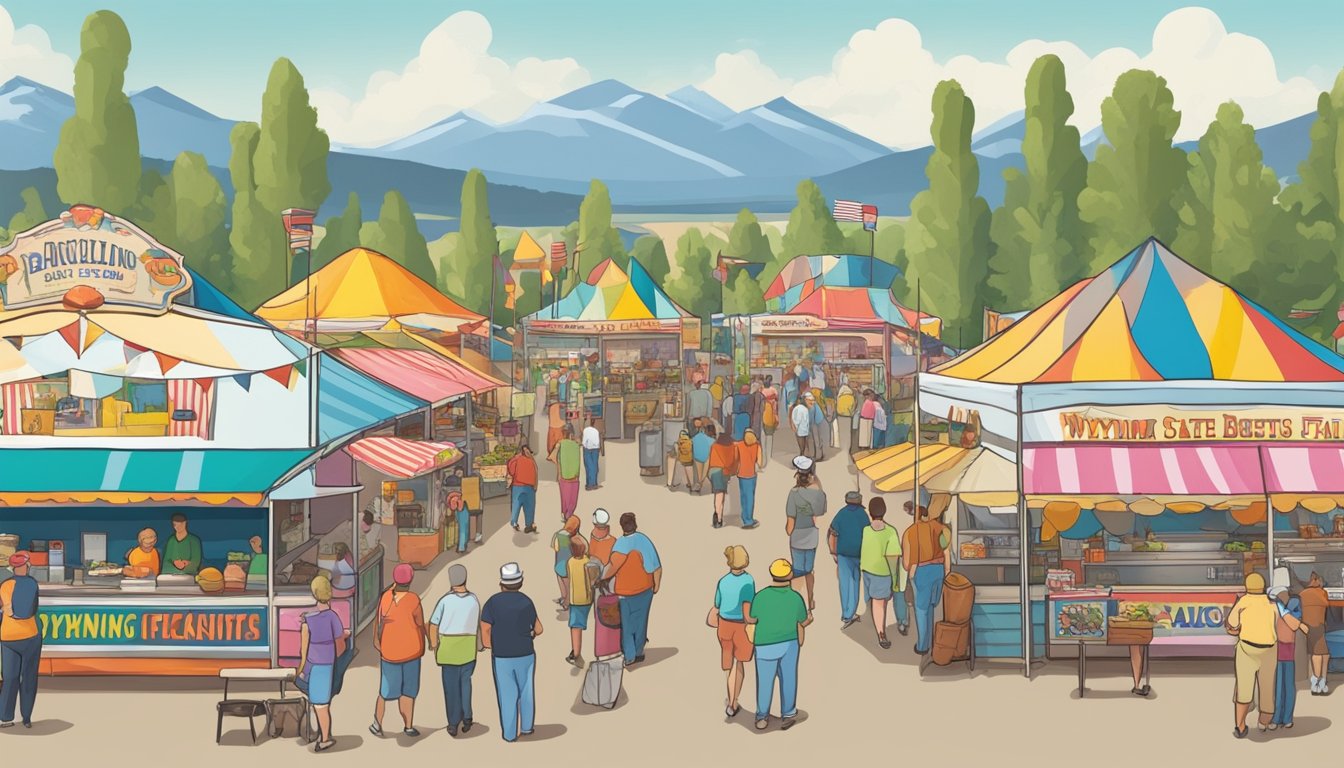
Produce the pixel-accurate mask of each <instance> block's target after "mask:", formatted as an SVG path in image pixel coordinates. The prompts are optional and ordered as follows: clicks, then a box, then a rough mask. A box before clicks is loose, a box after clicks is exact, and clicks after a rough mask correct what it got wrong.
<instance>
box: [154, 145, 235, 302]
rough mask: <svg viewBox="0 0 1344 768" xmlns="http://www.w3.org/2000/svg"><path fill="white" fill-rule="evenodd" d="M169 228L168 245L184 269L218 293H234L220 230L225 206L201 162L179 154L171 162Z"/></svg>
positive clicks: (226, 239)
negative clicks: (172, 218)
mask: <svg viewBox="0 0 1344 768" xmlns="http://www.w3.org/2000/svg"><path fill="white" fill-rule="evenodd" d="M170 178H171V181H170V186H171V189H172V194H173V212H174V215H175V225H174V227H173V236H172V241H171V242H167V241H165V244H167V245H170V246H171V247H172V248H173V249H174V250H176V251H177V252H178V253H180V254H182V257H183V259H185V260H186V264H187V266H189V267H191V268H192V269H193V270H195V272H196V273H197V274H199V275H200V276H201V277H203V278H205V280H206V281H207V282H209V283H211V284H213V285H214V286H215V287H216V288H219V289H220V290H221V291H224V292H226V293H227V292H230V291H232V290H233V289H234V285H233V269H232V261H233V259H232V258H231V254H230V253H229V233H228V230H227V229H225V227H224V219H225V216H226V214H227V213H228V208H227V205H228V203H227V202H226V201H225V199H224V189H223V188H222V187H221V186H220V184H219V180H218V179H216V178H215V175H214V174H213V173H211V172H210V166H209V164H207V163H206V161H205V158H204V157H202V156H201V155H199V154H197V153H195V152H183V153H181V154H180V155H178V156H177V160H175V161H174V162H173V172H172V175H171V177H170Z"/></svg>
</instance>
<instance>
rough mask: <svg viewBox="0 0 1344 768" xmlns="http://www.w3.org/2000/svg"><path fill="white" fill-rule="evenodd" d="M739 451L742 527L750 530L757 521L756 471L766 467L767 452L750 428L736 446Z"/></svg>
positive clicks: (739, 498) (739, 490) (738, 474)
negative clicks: (763, 449)
mask: <svg viewBox="0 0 1344 768" xmlns="http://www.w3.org/2000/svg"><path fill="white" fill-rule="evenodd" d="M734 448H735V449H736V451H737V497H738V503H739V504H741V505H742V528H743V529H746V530H750V529H752V528H755V527H757V526H759V525H760V523H758V522H756V471H757V469H758V468H759V469H765V454H764V453H762V452H761V444H760V442H759V441H758V440H757V438H756V430H755V429H748V430H746V432H744V433H743V435H742V439H741V440H739V441H737V444H736V445H735V446H734Z"/></svg>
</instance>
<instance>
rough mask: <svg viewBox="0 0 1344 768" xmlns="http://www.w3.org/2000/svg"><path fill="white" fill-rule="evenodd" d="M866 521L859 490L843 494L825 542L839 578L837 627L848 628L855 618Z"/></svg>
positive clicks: (856, 618) (857, 606)
mask: <svg viewBox="0 0 1344 768" xmlns="http://www.w3.org/2000/svg"><path fill="white" fill-rule="evenodd" d="M867 525H868V513H867V512H866V511H864V509H863V494H862V493H859V492H858V491H850V492H849V493H846V494H845V506H843V507H841V508H840V511H839V512H837V513H835V519H834V520H832V521H831V528H830V531H829V532H828V533H827V534H826V543H827V546H829V548H830V550H831V558H832V559H834V560H835V568H836V575H837V576H838V577H839V581H840V621H841V625H840V628H841V629H848V628H849V627H850V625H852V624H854V623H855V622H856V621H858V620H859V617H858V609H859V555H860V554H862V550H863V529H864V528H865V527H866V526H867Z"/></svg>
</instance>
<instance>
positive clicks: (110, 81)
mask: <svg viewBox="0 0 1344 768" xmlns="http://www.w3.org/2000/svg"><path fill="white" fill-rule="evenodd" d="M130 56H131V35H130V33H129V32H127V31H126V24H125V22H123V21H122V20H121V17H120V16H118V15H117V14H115V13H113V12H111V11H98V12H96V13H91V14H89V16H88V18H86V19H84V26H83V28H82V29H81V30H80V33H79V60H78V61H76V62H75V88H74V95H75V114H74V115H72V116H71V117H70V119H68V120H66V121H65V124H64V125H62V126H61V135H60V139H59V142H58V143H57V145H56V152H55V156H54V158H53V161H54V165H55V168H56V191H57V193H58V194H59V195H60V197H61V200H63V201H65V202H66V203H67V204H70V205H74V204H76V203H87V204H89V205H96V206H99V207H101V208H103V209H104V210H106V211H108V212H110V213H115V214H125V213H126V212H128V211H130V210H131V206H133V205H135V202H136V199H137V195H138V193H139V191H140V135H139V133H138V132H137V130H136V126H135V110H134V109H132V108H131V102H130V99H128V98H126V94H125V93H124V92H123V87H124V86H125V81H126V65H127V63H128V62H129V60H130Z"/></svg>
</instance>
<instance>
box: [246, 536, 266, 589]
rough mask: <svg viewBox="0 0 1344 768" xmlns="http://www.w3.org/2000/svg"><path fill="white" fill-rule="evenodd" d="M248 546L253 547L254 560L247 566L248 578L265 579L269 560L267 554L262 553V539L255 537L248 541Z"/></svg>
mask: <svg viewBox="0 0 1344 768" xmlns="http://www.w3.org/2000/svg"><path fill="white" fill-rule="evenodd" d="M247 543H248V546H250V547H252V560H251V561H250V562H249V563H248V564H247V577H248V578H249V579H254V578H259V579H265V578H266V576H267V574H266V570H267V568H266V566H267V563H268V561H267V559H266V553H265V552H262V551H261V537H260V536H253V537H252V538H250V539H248V540H247Z"/></svg>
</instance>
